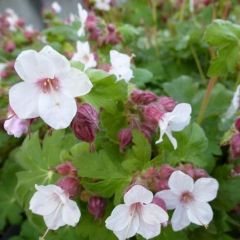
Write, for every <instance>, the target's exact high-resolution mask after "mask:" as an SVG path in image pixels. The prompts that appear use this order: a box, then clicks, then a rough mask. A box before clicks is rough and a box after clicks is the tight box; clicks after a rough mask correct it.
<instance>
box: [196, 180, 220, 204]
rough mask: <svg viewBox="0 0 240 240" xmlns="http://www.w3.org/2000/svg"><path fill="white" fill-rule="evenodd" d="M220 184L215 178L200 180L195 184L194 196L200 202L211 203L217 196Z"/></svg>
mask: <svg viewBox="0 0 240 240" xmlns="http://www.w3.org/2000/svg"><path fill="white" fill-rule="evenodd" d="M218 188H219V184H218V182H217V180H216V179H214V178H200V179H198V180H197V181H196V182H195V184H194V189H193V195H194V198H195V199H196V200H197V201H199V202H210V201H212V200H213V199H215V198H216V196H217V191H218Z"/></svg>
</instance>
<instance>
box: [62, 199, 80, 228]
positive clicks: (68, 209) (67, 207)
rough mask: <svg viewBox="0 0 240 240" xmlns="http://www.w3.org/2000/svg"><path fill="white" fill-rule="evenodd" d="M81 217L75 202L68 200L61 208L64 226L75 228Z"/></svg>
mask: <svg viewBox="0 0 240 240" xmlns="http://www.w3.org/2000/svg"><path fill="white" fill-rule="evenodd" d="M80 217H81V213H80V210H79V208H78V205H77V203H76V202H74V201H72V200H68V201H67V202H66V203H65V204H64V206H63V208H62V219H63V221H64V222H65V224H67V225H70V226H73V227H74V226H76V225H77V223H78V222H79V220H80Z"/></svg>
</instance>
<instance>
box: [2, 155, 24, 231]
mask: <svg viewBox="0 0 240 240" xmlns="http://www.w3.org/2000/svg"><path fill="white" fill-rule="evenodd" d="M18 170H19V168H18V167H17V165H16V164H15V163H14V162H13V159H11V158H9V159H8V160H7V161H6V163H5V165H4V166H3V168H2V169H1V175H0V176H1V178H0V193H1V194H0V212H1V214H0V230H2V229H3V228H4V227H5V226H6V223H7V222H9V223H11V224H19V222H20V221H21V220H22V216H21V213H22V209H21V208H20V206H19V204H18V203H17V200H16V197H15V192H14V189H15V186H16V183H17V178H16V176H15V174H16V171H18Z"/></svg>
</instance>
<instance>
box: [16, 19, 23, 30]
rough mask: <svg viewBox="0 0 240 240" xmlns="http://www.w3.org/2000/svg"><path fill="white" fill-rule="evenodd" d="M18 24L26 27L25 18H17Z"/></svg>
mask: <svg viewBox="0 0 240 240" xmlns="http://www.w3.org/2000/svg"><path fill="white" fill-rule="evenodd" d="M16 25H17V26H18V27H21V28H22V27H24V26H25V21H24V19H23V18H19V19H18V20H17V22H16Z"/></svg>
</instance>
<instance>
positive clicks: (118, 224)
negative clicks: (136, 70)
mask: <svg viewBox="0 0 240 240" xmlns="http://www.w3.org/2000/svg"><path fill="white" fill-rule="evenodd" d="M130 221H131V215H130V209H129V207H128V206H126V204H120V205H118V206H116V207H115V208H114V209H113V211H112V213H111V216H110V217H108V218H107V219H106V221H105V223H106V227H107V228H108V229H110V230H112V231H122V230H123V229H124V228H126V227H127V226H128V224H129V223H130Z"/></svg>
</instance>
